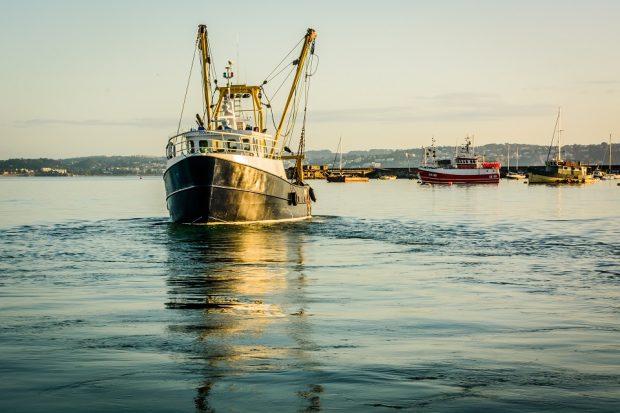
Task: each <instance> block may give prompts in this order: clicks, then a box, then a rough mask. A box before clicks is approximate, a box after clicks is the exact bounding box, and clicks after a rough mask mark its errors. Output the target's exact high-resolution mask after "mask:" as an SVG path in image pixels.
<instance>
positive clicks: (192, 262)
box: [166, 225, 316, 411]
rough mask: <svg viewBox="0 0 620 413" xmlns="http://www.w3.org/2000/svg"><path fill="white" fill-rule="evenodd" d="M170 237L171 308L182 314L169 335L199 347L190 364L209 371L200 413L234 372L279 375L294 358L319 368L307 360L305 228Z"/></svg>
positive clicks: (202, 230)
mask: <svg viewBox="0 0 620 413" xmlns="http://www.w3.org/2000/svg"><path fill="white" fill-rule="evenodd" d="M299 228H302V230H300V229H299ZM169 234H170V237H171V242H170V244H169V245H170V248H169V256H168V264H169V274H168V279H167V285H168V302H167V303H166V306H167V308H169V309H171V310H175V311H179V314H180V318H179V319H178V320H179V321H178V323H177V324H175V325H170V326H169V331H170V332H171V333H173V334H186V335H187V337H188V339H190V340H192V341H193V342H194V343H197V344H198V346H197V347H196V346H195V347H194V348H196V350H194V351H192V352H193V353H195V354H192V356H191V358H192V359H196V358H199V359H204V360H205V361H206V363H207V365H208V366H209V374H207V377H205V382H204V383H203V385H202V386H201V387H200V388H199V389H198V393H199V394H198V396H197V398H196V407H197V408H198V410H204V411H208V408H209V400H208V399H210V398H211V397H212V394H213V392H214V390H213V389H214V386H215V387H217V383H218V382H222V380H225V379H224V377H227V376H229V375H230V374H232V372H235V373H244V372H248V373H249V372H253V371H256V370H257V369H258V370H260V371H261V372H265V371H273V370H278V369H282V368H284V366H285V365H286V363H287V360H291V359H294V360H295V363H296V364H299V363H302V364H305V365H306V367H308V368H311V366H313V365H315V364H316V363H315V362H314V361H312V359H311V357H310V356H309V355H308V354H304V353H305V352H306V351H305V350H304V349H313V348H314V347H316V346H315V345H314V344H313V342H312V339H311V338H310V337H309V333H310V331H311V328H310V325H309V321H308V317H307V315H306V312H307V308H306V300H305V293H304V291H305V290H304V289H305V287H306V280H305V277H304V275H303V264H304V258H303V246H304V234H303V225H302V226H290V227H281V226H280V227H275V226H268V225H256V226H254V225H252V226H234V227H229V226H216V227H204V226H201V227H188V226H173V227H171V228H170V231H169ZM267 360H269V361H268V362H267ZM307 385H308V386H310V385H315V384H314V383H308V384H307ZM300 394H301V393H300ZM210 395H211V396H210ZM200 406H203V407H200ZM205 406H206V407H205Z"/></svg>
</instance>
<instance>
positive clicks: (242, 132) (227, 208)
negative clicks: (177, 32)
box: [164, 25, 316, 224]
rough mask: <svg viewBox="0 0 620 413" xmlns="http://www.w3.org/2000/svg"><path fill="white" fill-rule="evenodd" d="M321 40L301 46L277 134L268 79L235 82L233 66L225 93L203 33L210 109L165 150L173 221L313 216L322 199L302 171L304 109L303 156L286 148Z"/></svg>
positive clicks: (199, 44)
mask: <svg viewBox="0 0 620 413" xmlns="http://www.w3.org/2000/svg"><path fill="white" fill-rule="evenodd" d="M315 39H316V32H315V31H314V30H313V29H308V31H307V33H306V34H305V36H304V37H303V39H302V40H301V42H300V43H301V52H300V53H299V55H298V57H297V58H296V59H294V60H293V59H292V58H291V60H292V63H290V66H291V67H290V71H291V72H290V73H292V72H293V71H294V73H295V74H294V78H293V81H292V85H291V87H290V91H289V93H288V97H287V99H286V103H285V105H284V109H283V112H282V115H281V119H280V122H279V124H278V126H277V128H276V130H275V135H273V136H272V135H269V134H268V133H267V128H266V125H265V107H266V108H268V109H270V108H271V105H270V104H265V103H263V102H262V101H261V99H262V98H263V97H265V98H266V99H267V100H268V102H271V101H270V100H269V99H268V98H267V97H266V93H265V91H264V85H265V84H267V82H268V80H265V81H264V82H263V83H262V84H261V85H259V86H250V85H246V84H233V83H232V79H233V77H234V72H233V70H232V62H230V61H229V62H228V63H229V64H228V66H227V67H226V71H225V72H224V75H223V77H224V78H225V79H226V81H227V84H226V86H219V87H218V86H217V79H213V77H214V76H213V75H212V73H211V72H212V66H211V62H212V58H211V50H210V45H209V41H208V38H207V27H206V26H205V25H200V26H199V27H198V37H197V41H196V48H197V49H199V50H200V53H199V54H200V57H201V61H202V64H201V66H202V86H203V87H202V94H203V95H204V108H203V109H204V111H203V114H202V116H201V115H200V114H197V115H196V121H197V124H198V125H197V128H195V129H191V130H189V131H186V132H182V133H179V131H178V130H177V134H176V135H174V136H172V137H171V138H169V139H168V144H167V146H166V158H167V164H166V170H165V172H164V183H165V187H166V204H167V207H168V211H169V214H170V218H171V220H172V221H173V222H175V223H191V224H213V223H251V222H279V221H290V220H302V219H307V218H310V217H311V213H312V208H311V200H312V201H314V200H316V198H315V196H314V191H313V190H312V188H310V187H309V186H308V185H306V184H305V183H304V181H303V167H302V161H303V159H304V153H305V121H306V108H305V107H304V108H303V126H302V127H301V134H300V138H299V149H298V151H297V153H293V152H292V151H291V150H290V149H289V148H288V147H287V146H286V143H287V142H289V141H290V140H291V137H292V135H293V130H294V119H295V118H296V115H297V110H298V108H299V106H301V105H300V102H303V101H304V100H302V98H303V96H304V94H306V93H307V90H308V86H309V85H308V83H309V81H310V77H311V76H312V70H314V68H313V65H315V63H316V60H313V59H314V45H315ZM195 52H196V50H195ZM285 59H286V58H285ZM283 62H284V60H283ZM192 66H193V64H192ZM276 69H278V68H276ZM276 69H274V72H272V73H275V71H276ZM283 70H284V69H283ZM283 70H281V71H280V72H278V73H281V72H282V71H283ZM275 76H277V75H274V77H275ZM190 78H191V72H190ZM302 78H303V80H302ZM270 80H271V79H270ZM212 81H213V83H214V85H215V86H214V93H213V95H212V85H211V83H212ZM188 87H189V81H188ZM278 90H279V89H278ZM216 94H217V97H218V99H217V100H216V101H215V99H213V100H214V101H215V104H212V96H213V97H215V95H216ZM186 95H187V91H186ZM305 96H306V98H305V101H306V102H307V95H305ZM272 98H273V96H272ZM184 105H185V102H184ZM181 116H182V115H181ZM179 124H180V122H179ZM274 127H275V120H274ZM285 161H289V162H292V161H294V162H295V172H294V173H293V176H292V178H291V179H289V178H287V175H286V172H285V167H284V162H285Z"/></svg>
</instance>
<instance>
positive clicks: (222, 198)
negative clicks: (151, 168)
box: [164, 156, 311, 224]
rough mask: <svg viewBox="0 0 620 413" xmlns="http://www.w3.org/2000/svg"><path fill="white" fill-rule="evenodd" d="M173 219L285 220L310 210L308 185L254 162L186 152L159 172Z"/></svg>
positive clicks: (185, 221) (178, 221)
mask: <svg viewBox="0 0 620 413" xmlns="http://www.w3.org/2000/svg"><path fill="white" fill-rule="evenodd" d="M164 182H165V186H166V203H167V206H168V211H169V213H170V218H171V220H172V221H173V222H175V223H191V224H200V223H202V224H204V223H248V222H271V221H287V220H296V219H304V218H309V217H310V216H311V205H310V194H309V187H308V186H305V185H294V184H291V183H290V182H288V181H287V180H285V179H283V178H281V177H279V176H277V175H274V174H272V173H270V172H268V171H265V170H262V169H260V168H257V167H252V166H248V165H244V164H241V163H238V162H234V161H232V160H230V159H223V158H218V157H213V156H188V157H186V158H185V159H182V160H180V161H179V162H176V163H175V164H173V165H171V166H170V167H169V168H168V169H167V170H166V172H165V173H164Z"/></svg>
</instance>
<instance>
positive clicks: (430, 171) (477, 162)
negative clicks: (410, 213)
mask: <svg viewBox="0 0 620 413" xmlns="http://www.w3.org/2000/svg"><path fill="white" fill-rule="evenodd" d="M500 166H501V164H500V163H499V162H484V161H482V159H481V158H480V156H478V155H476V154H475V153H474V150H473V147H472V143H471V138H470V137H467V138H466V139H465V144H464V145H463V146H461V147H460V148H459V149H458V150H457V152H456V154H455V156H454V159H439V160H437V159H436V152H435V140H434V139H433V144H432V145H431V147H430V148H426V149H425V151H424V161H423V164H422V165H420V167H419V168H418V174H419V176H420V180H421V181H422V183H423V184H496V183H498V182H499V168H500Z"/></svg>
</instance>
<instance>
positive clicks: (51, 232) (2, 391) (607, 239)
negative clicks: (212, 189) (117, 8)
mask: <svg viewBox="0 0 620 413" xmlns="http://www.w3.org/2000/svg"><path fill="white" fill-rule="evenodd" d="M311 184H312V185H313V186H314V187H315V189H316V192H317V195H318V197H319V202H318V203H317V204H316V205H315V209H314V213H315V215H316V216H315V218H313V219H312V221H309V222H303V223H296V224H286V225H249V226H216V227H204V226H203V227H192V226H183V225H171V224H169V222H168V219H167V213H166V209H165V204H164V190H163V182H162V180H161V178H145V179H142V180H139V179H137V178H134V177H131V178H80V177H75V178H2V179H0V274H1V275H0V383H1V384H0V411H2V412H33V411H46V412H83V411H89V412H111V411H114V412H121V411H126V412H142V411H143V412H172V411H175V412H177V411H178V412H192V411H199V412H212V411H219V412H224V411H233V412H234V411H237V412H249V411H283V412H294V411H321V410H322V411H334V410H335V411H372V412H375V411H376V412H382V411H386V412H391V411H396V410H402V411H416V412H418V411H422V412H497V411H507V412H545V411H549V412H551V411H561V412H583V411H593V412H594V411H596V412H618V411H620V245H619V240H620V202H619V201H620V187H618V186H616V182H614V181H608V182H599V183H597V184H592V185H586V186H564V187H549V186H528V185H524V184H523V183H521V182H501V183H500V184H499V185H497V186H472V187H463V186H446V187H429V186H420V185H418V184H417V183H416V182H415V181H407V180H398V181H374V182H370V183H367V184H327V183H325V182H320V181H312V182H311Z"/></svg>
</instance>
